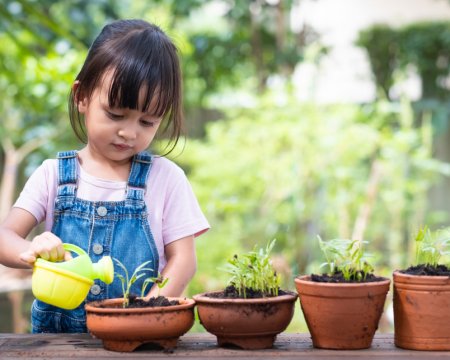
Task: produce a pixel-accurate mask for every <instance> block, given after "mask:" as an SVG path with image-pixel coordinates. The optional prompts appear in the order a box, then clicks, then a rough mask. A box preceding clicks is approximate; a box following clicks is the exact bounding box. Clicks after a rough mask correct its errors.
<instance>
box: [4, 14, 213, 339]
mask: <svg viewBox="0 0 450 360" xmlns="http://www.w3.org/2000/svg"><path fill="white" fill-rule="evenodd" d="M181 107H182V101H181V74H180V66H179V61H178V56H177V52H176V48H175V46H174V45H173V43H172V42H171V41H170V39H169V38H168V37H167V36H166V35H165V34H164V33H163V32H162V31H161V30H160V29H159V28H158V27H157V26H154V25H152V24H149V23H147V22H145V21H141V20H121V21H116V22H114V23H112V24H110V25H107V26H105V28H104V29H103V30H102V32H101V33H100V35H99V36H98V37H97V39H96V40H95V41H94V43H93V44H92V46H91V48H90V50H89V53H88V55H87V58H86V61H85V63H84V65H83V67H82V69H81V71H80V73H79V74H78V76H77V78H76V80H75V82H74V84H73V87H72V92H71V96H70V103H69V108H70V121H71V124H72V127H73V129H74V131H75V133H76V135H77V136H78V137H79V138H80V140H82V141H83V142H85V144H86V146H85V147H84V148H82V149H81V150H80V151H67V152H62V153H59V154H58V158H57V159H53V160H46V161H44V163H43V164H42V165H41V166H40V167H39V168H38V169H37V170H36V171H35V173H34V174H33V175H32V176H31V177H30V179H29V180H28V182H27V184H26V185H25V187H24V189H23V191H22V193H21V194H20V197H19V199H18V200H17V202H16V203H15V205H14V207H13V208H12V210H11V211H10V213H9V215H8V216H7V218H6V219H5V221H4V222H3V224H2V225H1V226H0V263H2V264H4V265H6V266H10V267H16V268H21V267H32V266H33V263H34V262H35V261H36V259H37V258H38V257H41V258H43V259H46V260H50V261H61V260H63V259H68V258H69V257H70V255H69V254H68V253H67V252H66V253H65V251H64V248H63V246H62V243H72V244H75V245H78V246H79V247H81V248H83V249H84V250H85V251H86V252H88V253H89V255H90V257H91V259H92V261H93V262H97V261H98V260H100V259H101V258H102V257H103V256H106V255H109V256H111V257H113V258H116V259H118V260H120V261H121V262H122V263H123V264H124V265H125V266H126V267H127V269H128V271H129V272H130V273H132V272H133V271H134V269H135V268H136V267H137V266H138V265H140V264H142V263H143V262H145V261H148V260H150V261H151V263H150V264H149V265H148V267H150V268H152V269H153V271H151V272H148V273H147V274H146V275H147V276H145V277H143V278H141V279H139V280H138V281H137V282H136V283H135V284H134V286H133V287H132V289H131V292H134V293H136V294H140V289H141V287H142V282H143V281H144V279H145V278H146V277H148V276H152V277H154V276H157V275H158V272H161V273H162V275H163V276H164V277H165V278H169V282H168V283H167V286H166V287H164V288H163V290H162V291H161V295H165V296H180V295H181V293H182V292H183V290H184V288H185V287H186V285H187V284H188V282H189V281H190V279H191V278H192V277H193V275H194V273H195V270H196V255H195V246H194V237H196V236H198V235H200V234H202V233H203V232H205V231H206V230H207V229H208V228H209V225H208V222H207V220H206V219H205V217H204V215H203V214H202V212H201V210H200V208H199V205H198V203H197V200H196V198H195V196H194V194H193V192H192V189H191V187H190V184H189V182H188V180H187V179H186V176H185V174H184V172H183V171H182V170H181V169H180V168H179V167H178V166H177V165H175V164H174V163H173V162H171V161H170V160H168V159H166V158H164V157H157V156H153V155H151V154H149V153H147V152H145V150H146V149H147V148H148V147H149V145H150V144H151V142H152V140H153V138H154V137H155V135H156V133H157V131H158V129H159V128H160V127H162V128H164V130H167V129H171V130H172V131H171V136H170V139H171V140H172V141H173V142H174V143H175V144H176V142H177V140H178V138H179V137H180V135H181V129H182V109H181ZM42 221H45V232H44V233H42V234H40V235H38V236H36V237H34V238H33V239H32V241H31V242H30V241H28V240H25V238H26V237H27V236H28V235H29V233H30V232H31V230H32V229H33V228H34V227H35V226H36V225H37V224H39V223H41V222H42ZM156 294H157V288H156V287H155V286H153V287H152V288H151V290H150V292H149V293H148V294H147V298H149V297H151V296H155V295H156ZM121 295H122V288H121V283H120V281H119V279H117V277H116V278H115V280H114V282H113V283H112V284H111V285H106V284H104V283H102V282H100V281H98V280H96V282H95V284H94V285H93V286H92V287H91V289H90V292H89V295H88V297H87V299H86V300H87V301H93V300H101V299H106V298H113V297H120V296H121ZM31 322H32V331H33V332H34V333H36V332H86V322H85V312H84V304H82V305H80V306H79V307H78V308H76V309H74V310H63V309H60V308H57V307H54V306H51V305H48V304H45V303H43V302H41V301H38V300H35V301H34V303H33V306H32V321H31Z"/></svg>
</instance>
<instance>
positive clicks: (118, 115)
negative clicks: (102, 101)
mask: <svg viewBox="0 0 450 360" xmlns="http://www.w3.org/2000/svg"><path fill="white" fill-rule="evenodd" d="M106 114H107V115H108V117H109V118H110V119H112V120H120V119H122V118H123V115H122V114H116V113H112V112H111V111H107V112H106Z"/></svg>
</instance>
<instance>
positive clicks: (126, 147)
mask: <svg viewBox="0 0 450 360" xmlns="http://www.w3.org/2000/svg"><path fill="white" fill-rule="evenodd" d="M113 146H114V147H115V148H116V149H117V150H119V151H126V150H130V149H131V148H132V147H131V146H130V145H127V144H113Z"/></svg>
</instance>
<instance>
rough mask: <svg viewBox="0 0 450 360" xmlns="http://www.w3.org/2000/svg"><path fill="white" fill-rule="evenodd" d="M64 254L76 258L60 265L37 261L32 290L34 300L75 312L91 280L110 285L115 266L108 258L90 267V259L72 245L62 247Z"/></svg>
mask: <svg viewBox="0 0 450 360" xmlns="http://www.w3.org/2000/svg"><path fill="white" fill-rule="evenodd" d="M63 247H64V249H65V250H68V251H72V252H74V253H76V254H78V256H77V257H75V258H73V259H71V260H69V261H63V262H52V261H47V260H44V259H41V258H39V259H37V260H36V262H35V263H34V268H33V275H32V277H31V289H32V291H33V295H34V296H35V297H36V299H38V300H41V301H43V302H45V303H47V304H50V305H54V306H57V307H60V308H62V309H67V310H71V309H75V308H76V307H77V306H79V305H80V304H81V303H82V302H83V300H84V299H85V298H86V296H87V295H88V292H89V289H90V288H91V286H92V284H94V279H100V280H101V281H103V282H104V283H106V284H111V283H112V281H113V279H114V265H113V262H112V260H111V257H110V256H104V257H103V258H101V259H100V261H99V262H97V263H92V261H91V259H90V258H89V255H88V254H86V252H85V251H84V250H83V249H81V248H80V247H78V246H76V245H73V244H63Z"/></svg>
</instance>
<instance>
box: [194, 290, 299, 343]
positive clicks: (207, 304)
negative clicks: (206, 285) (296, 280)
mask: <svg viewBox="0 0 450 360" xmlns="http://www.w3.org/2000/svg"><path fill="white" fill-rule="evenodd" d="M216 293H218V292H216ZM207 294H211V293H203V294H198V295H194V296H193V298H194V300H195V302H196V305H197V312H198V316H199V318H200V322H201V324H202V325H203V326H204V328H205V329H206V330H207V331H208V332H209V333H211V334H213V335H215V336H216V337H217V343H218V345H219V346H223V345H234V346H237V347H239V348H242V349H247V350H255V349H267V348H271V347H272V346H273V343H274V341H275V338H276V336H277V334H279V333H281V332H282V331H284V330H285V329H286V327H287V326H288V325H289V323H290V322H291V320H292V316H293V315H294V307H295V301H296V299H297V294H295V293H288V294H286V295H280V296H276V297H269V298H259V299H220V298H214V297H209V296H207Z"/></svg>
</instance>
